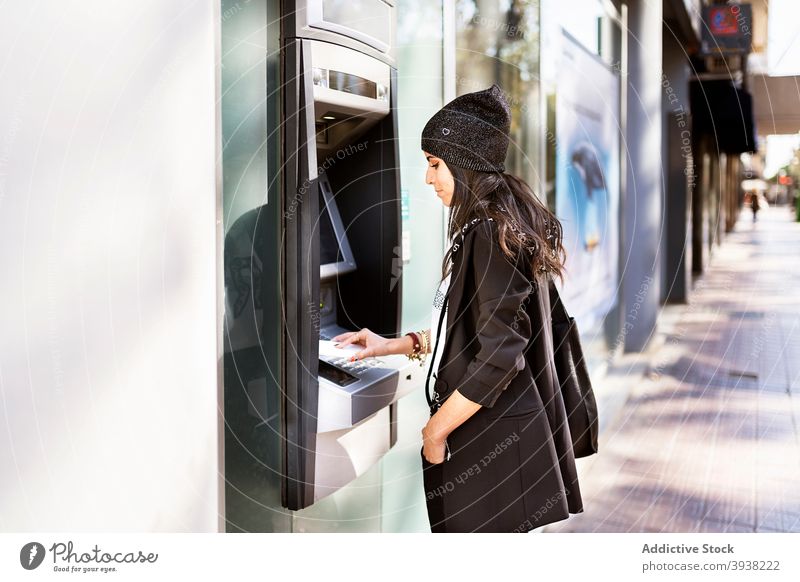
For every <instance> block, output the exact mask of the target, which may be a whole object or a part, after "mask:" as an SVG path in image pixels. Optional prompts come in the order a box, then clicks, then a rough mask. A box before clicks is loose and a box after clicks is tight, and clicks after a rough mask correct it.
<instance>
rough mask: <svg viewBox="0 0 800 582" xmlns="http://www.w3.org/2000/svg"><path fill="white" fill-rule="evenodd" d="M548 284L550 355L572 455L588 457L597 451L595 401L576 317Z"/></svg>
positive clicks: (553, 285)
mask: <svg viewBox="0 0 800 582" xmlns="http://www.w3.org/2000/svg"><path fill="white" fill-rule="evenodd" d="M549 286H550V307H551V309H552V317H553V354H554V359H555V364H556V373H557V374H558V381H559V384H560V386H561V396H562V397H563V399H564V407H565V408H566V409H567V422H568V424H569V432H570V434H571V435H572V448H573V451H574V453H575V457H588V456H590V455H593V454H595V453H596V452H597V433H598V424H597V401H596V400H595V397H594V390H592V382H591V379H590V378H589V371H588V369H587V367H586V360H585V359H584V357H583V350H582V349H581V340H580V336H579V335H578V327H577V325H576V324H575V318H573V317H570V316H569V315H568V314H567V310H566V308H565V307H564V304H563V303H562V302H561V297H560V296H559V294H558V289H557V288H556V285H555V283H554V282H553V280H552V279H550V281H549Z"/></svg>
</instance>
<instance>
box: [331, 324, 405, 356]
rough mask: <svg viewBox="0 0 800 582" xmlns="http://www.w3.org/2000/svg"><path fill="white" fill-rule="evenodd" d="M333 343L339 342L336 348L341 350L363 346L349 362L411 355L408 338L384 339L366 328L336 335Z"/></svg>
mask: <svg viewBox="0 0 800 582" xmlns="http://www.w3.org/2000/svg"><path fill="white" fill-rule="evenodd" d="M333 341H335V342H339V343H338V344H336V347H337V348H343V347H345V346H348V345H350V344H356V345H359V346H364V349H363V350H361V351H359V352H356V353H355V354H354V355H353V357H351V358H350V359H351V360H363V359H364V358H374V357H377V356H388V355H390V354H408V353H411V350H412V349H413V346H412V345H411V343H412V340H411V338H410V337H409V336H403V337H401V338H397V339H386V338H385V337H381V336H379V335H378V334H377V333H374V332H371V331H370V330H368V329H367V328H366V327H365V328H363V329H360V330H358V331H348V332H346V333H343V334H340V335H337V336H336V337H335V338H333Z"/></svg>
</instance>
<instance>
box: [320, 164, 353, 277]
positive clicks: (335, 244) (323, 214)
mask: <svg viewBox="0 0 800 582" xmlns="http://www.w3.org/2000/svg"><path fill="white" fill-rule="evenodd" d="M319 265H320V277H322V278H323V279H327V278H330V277H335V276H338V275H342V274H344V273H349V272H350V271H354V270H355V269H356V261H355V258H354V257H353V253H352V251H351V250H350V243H349V242H348V241H347V230H345V226H344V224H343V223H342V218H341V216H339V210H338V208H337V207H336V198H335V197H334V195H333V190H332V189H331V184H330V182H329V181H328V178H327V176H326V175H325V174H324V173H323V174H321V175H320V177H319Z"/></svg>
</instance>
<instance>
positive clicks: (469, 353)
mask: <svg viewBox="0 0 800 582" xmlns="http://www.w3.org/2000/svg"><path fill="white" fill-rule="evenodd" d="M510 121H511V115H510V109H509V107H508V103H507V101H506V99H505V97H504V95H503V92H502V91H501V90H500V88H499V87H498V86H497V85H492V87H490V88H489V89H486V90H484V91H478V92H475V93H468V94H466V95H462V96H460V97H458V98H456V99H455V100H453V101H451V102H450V103H448V104H447V105H446V106H445V107H444V108H442V109H441V110H440V111H439V112H437V113H436V114H435V115H434V116H433V117H432V118H431V119H430V120H429V121H428V123H427V125H426V126H425V129H424V130H423V132H422V150H423V155H424V156H425V158H426V160H427V161H428V170H427V172H426V175H425V181H426V183H427V184H430V185H432V186H433V188H434V189H435V190H436V195H437V196H438V197H439V199H440V200H441V201H442V204H444V205H445V206H446V207H448V208H449V209H450V213H449V228H448V230H449V233H450V237H451V246H450V248H449V250H448V251H447V252H446V254H445V256H444V259H443V263H442V280H441V282H440V285H439V289H438V291H437V293H436V296H435V298H434V305H433V314H432V322H431V327H430V329H426V330H422V331H419V332H411V333H408V334H406V335H404V336H403V337H400V338H391V339H389V338H384V337H381V336H379V335H377V334H375V333H373V332H371V331H369V330H368V329H361V330H359V331H357V332H350V333H346V334H342V335H340V336H337V337H336V338H334V340H335V341H337V342H339V345H340V346H345V345H348V344H352V343H355V344H358V345H360V346H363V349H362V350H360V351H359V352H358V353H357V354H355V356H354V359H361V358H367V357H375V356H381V355H386V354H407V355H408V356H409V357H411V358H418V359H421V358H425V357H426V356H425V354H431V356H432V360H433V361H432V363H431V366H430V369H429V381H428V383H427V384H428V385H426V392H427V396H428V401H429V403H430V407H431V417H430V420H429V421H428V423H427V425H426V426H425V427H424V428H423V429H422V442H423V446H422V451H421V454H422V467H423V481H424V484H425V498H426V503H427V509H428V518H429V520H430V525H431V530H432V531H434V532H472V531H483V532H512V531H516V532H526V531H530V530H531V529H534V528H537V527H540V526H542V525H545V524H547V523H551V522H554V521H558V520H561V519H565V518H567V517H569V514H570V513H577V512H580V511H582V510H583V508H582V502H581V496H580V491H579V489H578V480H577V475H576V471H575V458H574V454H573V451H572V444H571V439H570V435H569V429H568V428H567V424H566V412H565V410H564V405H563V401H562V400H561V397H560V392H559V386H558V379H557V377H556V374H555V365H554V362H553V341H552V331H551V320H550V299H549V287H548V286H549V284H550V283H551V278H552V277H553V276H561V273H562V270H563V257H564V250H563V247H562V243H561V226H560V224H559V222H558V220H557V219H556V218H555V216H553V214H552V213H551V212H549V211H548V209H547V208H546V206H544V205H543V204H542V203H541V202H540V201H539V200H538V199H537V197H536V196H535V195H534V194H533V192H532V191H531V189H530V187H529V186H528V185H527V184H525V182H523V181H522V180H521V179H519V178H517V177H515V176H513V175H511V174H507V173H505V167H504V160H505V157H506V152H507V149H508V144H509V137H508V136H509V127H510Z"/></svg>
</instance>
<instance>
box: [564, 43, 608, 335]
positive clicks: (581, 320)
mask: <svg viewBox="0 0 800 582" xmlns="http://www.w3.org/2000/svg"><path fill="white" fill-rule="evenodd" d="M562 34H563V37H562V43H561V47H562V50H561V55H560V66H559V69H558V70H559V72H558V78H557V83H558V85H557V91H556V140H557V142H556V215H557V216H558V218H559V220H560V221H561V224H562V225H563V228H564V246H565V248H566V251H567V262H566V268H567V275H566V277H565V283H564V288H563V289H562V290H561V296H562V297H563V299H564V303H565V304H566V306H567V308H568V309H569V310H570V313H571V315H573V317H575V319H576V320H578V325H579V327H580V328H581V329H585V330H588V329H590V328H592V327H594V326H595V325H597V324H598V323H599V321H601V320H602V318H603V317H604V316H605V315H606V314H607V313H608V311H609V310H610V309H611V308H612V307H613V306H614V302H615V300H616V299H615V298H616V287H617V269H618V253H619V78H618V76H617V73H616V72H615V71H613V70H612V69H611V68H610V67H609V66H608V65H606V64H605V63H603V62H602V61H601V60H600V59H599V58H598V57H597V56H596V55H593V54H590V53H589V52H588V51H587V50H586V49H585V48H583V47H582V46H580V45H579V44H578V43H577V42H576V41H575V40H573V39H572V37H570V36H569V35H568V34H567V33H562Z"/></svg>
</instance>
